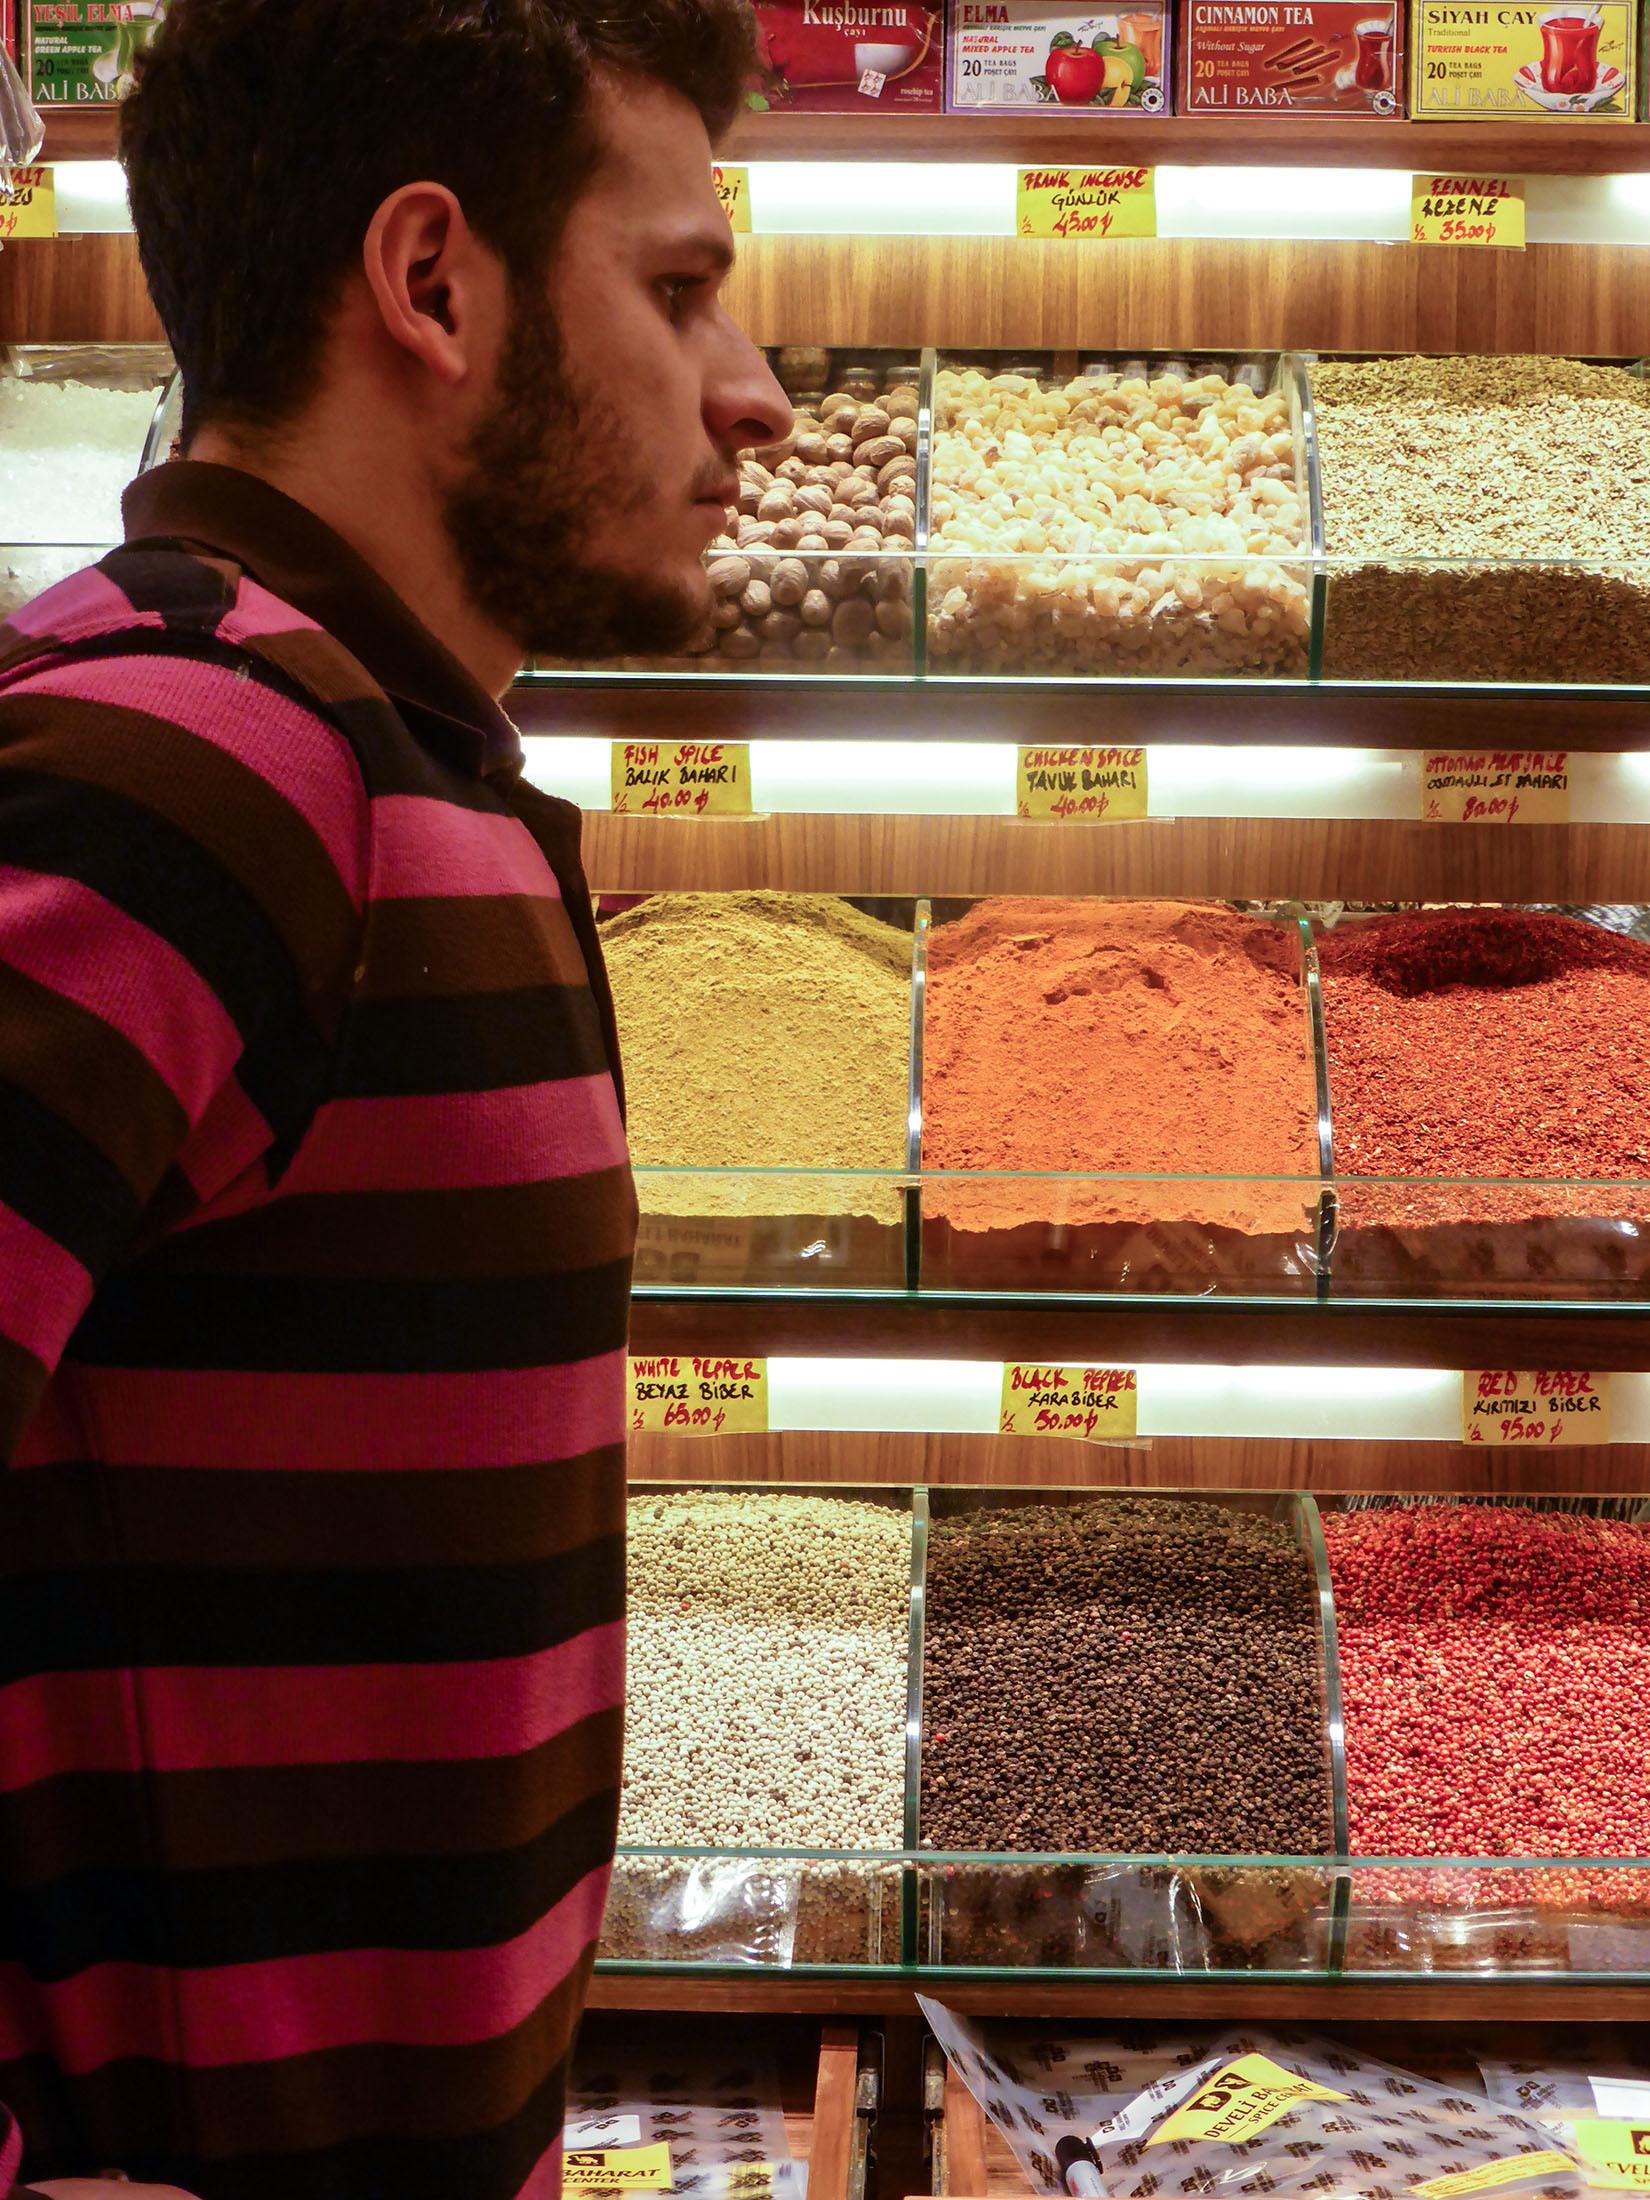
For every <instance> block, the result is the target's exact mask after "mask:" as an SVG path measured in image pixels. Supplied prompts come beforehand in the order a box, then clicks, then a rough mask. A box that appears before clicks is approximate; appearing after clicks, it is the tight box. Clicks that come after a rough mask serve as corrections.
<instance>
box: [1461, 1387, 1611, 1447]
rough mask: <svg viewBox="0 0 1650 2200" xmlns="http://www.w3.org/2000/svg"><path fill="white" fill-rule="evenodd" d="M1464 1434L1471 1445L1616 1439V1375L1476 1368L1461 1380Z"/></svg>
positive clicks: (1535, 1444) (1549, 1444)
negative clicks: (1613, 1386) (1613, 1404)
mask: <svg viewBox="0 0 1650 2200" xmlns="http://www.w3.org/2000/svg"><path fill="white" fill-rule="evenodd" d="M1461 1437H1462V1441H1463V1442H1464V1443H1468V1444H1498V1445H1516V1444H1522V1445H1524V1446H1526V1447H1528V1448H1530V1449H1533V1450H1544V1449H1550V1448H1551V1447H1552V1446H1553V1445H1554V1444H1607V1443H1608V1442H1609V1441H1610V1378H1609V1376H1608V1375H1590V1374H1584V1373H1582V1372H1581V1371H1579V1370H1577V1369H1575V1368H1555V1367H1540V1368H1508V1367H1485V1368H1470V1369H1469V1370H1468V1371H1467V1373H1466V1374H1464V1375H1463V1376H1462V1378H1461Z"/></svg>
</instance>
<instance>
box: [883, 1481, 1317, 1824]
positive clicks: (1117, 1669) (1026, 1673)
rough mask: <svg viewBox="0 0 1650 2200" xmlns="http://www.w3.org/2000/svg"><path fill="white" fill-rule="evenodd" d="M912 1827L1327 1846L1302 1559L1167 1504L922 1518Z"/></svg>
mask: <svg viewBox="0 0 1650 2200" xmlns="http://www.w3.org/2000/svg"><path fill="white" fill-rule="evenodd" d="M927 1610H928V1618H927V1639H926V1649H925V1657H924V1666H923V1764H922V1839H923V1841H924V1843H925V1845H926V1846H928V1847H931V1848H940V1849H948V1848H949V1849H974V1848H990V1849H1073V1850H1084V1851H1087V1850H1096V1849H1098V1850H1117V1851H1122V1852H1126V1853H1134V1852H1147V1853H1152V1852H1158V1853H1169V1854H1228V1853H1232V1854H1248V1855H1253V1854H1264V1853H1271V1854H1278V1855H1315V1854H1319V1853H1321V1852H1323V1851H1324V1850H1326V1849H1327V1848H1328V1847H1329V1845H1330V1840H1331V1816H1330V1799H1329V1774H1328V1765H1327V1752H1326V1748H1325V1743H1324V1712H1323V1702H1322V1688H1321V1678H1320V1675H1321V1663H1320V1653H1319V1643H1318V1628H1317V1594H1316V1586H1315V1583H1314V1579H1313V1575H1312V1570H1311V1567H1310V1564H1309V1562H1308V1560H1307V1558H1306V1555H1305V1554H1304V1552H1302V1551H1301V1550H1300V1549H1299V1547H1298V1546H1297V1544H1296V1542H1295V1539H1294V1536H1293V1534H1292V1533H1291V1531H1290V1529H1289V1528H1288V1527H1287V1526H1286V1525H1285V1524H1283V1523H1281V1522H1278V1521H1273V1520H1269V1519H1265V1518H1263V1517H1261V1516H1260V1515H1258V1514H1254V1513H1246V1512H1239V1511H1235V1510H1232V1509H1229V1508H1227V1507H1225V1506H1220V1505H1213V1504H1200V1503H1195V1502H1183V1501H1179V1500H1171V1499H1153V1498H1135V1497H1106V1498H1100V1499H1096V1500H1094V1501H1092V1502H1085V1503H1080V1504H1073V1505H1060V1506H1056V1505H1016V1506H1013V1507H1007V1508H1003V1509H991V1510H985V1511H980V1512H975V1513H967V1514H963V1515H962V1516H960V1517H958V1518H954V1519H950V1520H942V1521H936V1522H935V1523H934V1525H933V1527H932V1528H931V1530H930V1532H929V1542H928V1583H927Z"/></svg>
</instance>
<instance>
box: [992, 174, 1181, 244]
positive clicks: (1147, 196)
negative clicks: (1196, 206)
mask: <svg viewBox="0 0 1650 2200" xmlns="http://www.w3.org/2000/svg"><path fill="white" fill-rule="evenodd" d="M1014 228H1015V232H1016V234H1017V235H1019V236H1022V237H1063V238H1088V239H1090V240H1092V241H1093V242H1095V243H1098V242H1099V241H1100V240H1101V239H1102V238H1110V237H1155V236H1156V235H1157V171H1156V169H1154V168H1021V169H1018V170H1017V171H1016V173H1015V187H1014Z"/></svg>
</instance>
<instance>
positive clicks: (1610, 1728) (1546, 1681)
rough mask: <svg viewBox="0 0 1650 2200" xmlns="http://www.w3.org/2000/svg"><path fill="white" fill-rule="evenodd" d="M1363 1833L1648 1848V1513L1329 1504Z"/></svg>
mask: <svg viewBox="0 0 1650 2200" xmlns="http://www.w3.org/2000/svg"><path fill="white" fill-rule="evenodd" d="M1324 1538H1325V1541H1326V1543H1327V1544H1328V1547H1329V1568H1330V1575H1331V1578H1332V1580H1333V1582H1334V1589H1335V1618H1336V1628H1337V1632H1338V1636H1339V1646H1340V1664H1341V1688H1342V1695H1343V1701H1344V1709H1345V1716H1346V1765H1347V1788H1348V1801H1349V1805H1350V1811H1351V1834H1352V1847H1353V1851H1354V1853H1356V1854H1361V1855H1364V1856H1383V1855H1384V1856H1466V1857H1471V1856H1518V1855H1526V1856H1642V1855H1646V1854H1650V1527H1643V1526H1638V1525H1635V1524H1631V1523H1628V1522H1624V1521H1617V1520H1599V1519H1593V1518H1590V1517H1587V1516H1584V1515H1579V1514H1573V1513H1555V1512H1535V1511H1530V1510H1528V1509H1525V1508H1522V1507H1504V1506H1473V1505H1425V1506H1414V1507H1394V1508H1391V1509H1386V1510H1375V1511H1368V1512H1348V1513H1329V1514H1326V1516H1325V1519H1324Z"/></svg>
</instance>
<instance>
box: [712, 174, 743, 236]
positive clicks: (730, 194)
mask: <svg viewBox="0 0 1650 2200" xmlns="http://www.w3.org/2000/svg"><path fill="white" fill-rule="evenodd" d="M710 182H711V189H712V190H713V191H714V192H715V193H716V198H717V203H718V205H720V207H721V209H722V211H723V213H724V214H726V216H727V217H728V227H729V228H730V229H731V230H732V231H733V233H734V235H735V236H736V237H748V236H749V235H750V233H751V172H750V170H749V169H748V168H724V167H723V166H722V164H721V163H720V161H718V162H717V163H715V165H714V166H713V167H712V169H711V172H710Z"/></svg>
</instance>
